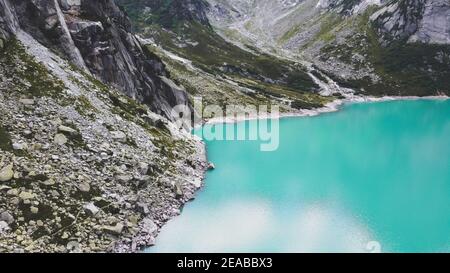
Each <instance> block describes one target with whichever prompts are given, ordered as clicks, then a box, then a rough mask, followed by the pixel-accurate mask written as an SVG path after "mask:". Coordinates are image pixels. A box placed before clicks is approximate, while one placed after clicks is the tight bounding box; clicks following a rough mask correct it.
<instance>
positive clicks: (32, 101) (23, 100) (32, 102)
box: [19, 99, 34, 105]
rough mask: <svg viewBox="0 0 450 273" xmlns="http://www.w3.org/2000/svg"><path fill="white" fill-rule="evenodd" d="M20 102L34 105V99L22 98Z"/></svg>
mask: <svg viewBox="0 0 450 273" xmlns="http://www.w3.org/2000/svg"><path fill="white" fill-rule="evenodd" d="M19 102H20V103H22V104H23V105H34V99H20V100H19Z"/></svg>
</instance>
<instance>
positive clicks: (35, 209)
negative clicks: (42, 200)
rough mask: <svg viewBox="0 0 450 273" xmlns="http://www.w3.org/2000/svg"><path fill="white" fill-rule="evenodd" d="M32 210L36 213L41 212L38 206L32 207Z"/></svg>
mask: <svg viewBox="0 0 450 273" xmlns="http://www.w3.org/2000/svg"><path fill="white" fill-rule="evenodd" d="M30 211H31V213H33V214H36V213H38V212H39V209H38V208H37V207H30Z"/></svg>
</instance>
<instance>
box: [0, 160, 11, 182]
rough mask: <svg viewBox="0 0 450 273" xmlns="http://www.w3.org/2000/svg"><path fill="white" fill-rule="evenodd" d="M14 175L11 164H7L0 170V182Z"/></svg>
mask: <svg viewBox="0 0 450 273" xmlns="http://www.w3.org/2000/svg"><path fill="white" fill-rule="evenodd" d="M13 176H14V171H13V164H12V163H11V164H9V165H8V166H6V167H4V168H3V169H1V170H0V182H7V181H9V180H11V179H12V178H13Z"/></svg>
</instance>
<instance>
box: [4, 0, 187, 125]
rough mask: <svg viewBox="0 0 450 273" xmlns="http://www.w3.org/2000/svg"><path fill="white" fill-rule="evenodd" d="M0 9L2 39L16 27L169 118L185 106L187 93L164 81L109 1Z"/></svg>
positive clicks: (41, 0) (160, 68) (39, 1)
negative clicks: (178, 108) (173, 108)
mask: <svg viewBox="0 0 450 273" xmlns="http://www.w3.org/2000/svg"><path fill="white" fill-rule="evenodd" d="M0 7H1V10H0V38H1V37H9V35H11V34H14V33H15V32H16V31H17V30H18V29H19V25H20V28H21V29H22V30H24V31H26V32H28V33H29V34H30V35H32V36H33V37H34V38H35V39H37V40H38V41H39V42H41V43H42V44H44V45H45V46H47V47H49V48H51V49H53V50H55V51H58V52H60V53H61V54H62V55H64V56H66V57H67V58H68V59H69V60H70V61H72V63H74V64H75V65H76V66H77V67H79V68H80V69H82V70H85V71H86V72H88V73H91V74H93V75H94V76H96V77H97V78H98V79H100V80H101V81H102V82H104V83H106V84H110V85H112V86H114V87H116V88H118V89H119V90H121V91H123V92H124V93H126V94H127V95H128V96H129V97H132V98H134V99H137V100H139V101H140V102H144V103H146V104H147V105H149V106H150V109H151V110H152V111H154V112H155V113H158V114H161V115H163V116H165V117H168V118H171V115H170V113H171V110H172V107H173V106H175V105H180V104H183V105H188V104H189V102H188V97H187V94H186V92H185V91H184V90H183V89H182V88H178V87H176V85H174V84H173V83H172V82H170V83H168V82H167V81H166V80H165V78H168V75H167V73H166V70H165V67H164V64H163V63H162V61H161V60H160V59H159V58H158V57H157V56H156V55H154V54H152V53H151V52H150V51H149V50H148V49H147V48H145V47H143V46H142V45H141V43H140V42H139V41H138V39H137V38H136V37H135V36H134V35H133V34H132V33H131V24H130V21H129V19H128V18H127V17H126V15H125V14H124V13H123V12H122V11H121V10H120V9H119V7H118V6H117V5H116V4H115V3H114V1H113V0H101V1H90V0H70V1H69V0H51V1H48V0H33V1H32V0H17V1H10V0H0ZM2 39H4V38H2ZM169 81H170V80H169Z"/></svg>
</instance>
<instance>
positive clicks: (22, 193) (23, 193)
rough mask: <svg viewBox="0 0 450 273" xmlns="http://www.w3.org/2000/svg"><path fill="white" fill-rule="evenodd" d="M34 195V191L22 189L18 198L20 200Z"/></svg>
mask: <svg viewBox="0 0 450 273" xmlns="http://www.w3.org/2000/svg"><path fill="white" fill-rule="evenodd" d="M34 197H35V195H34V193H32V192H28V191H23V192H21V193H20V194H19V198H20V199H22V200H29V199H33V198H34Z"/></svg>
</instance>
